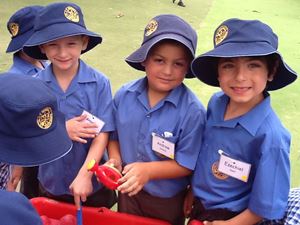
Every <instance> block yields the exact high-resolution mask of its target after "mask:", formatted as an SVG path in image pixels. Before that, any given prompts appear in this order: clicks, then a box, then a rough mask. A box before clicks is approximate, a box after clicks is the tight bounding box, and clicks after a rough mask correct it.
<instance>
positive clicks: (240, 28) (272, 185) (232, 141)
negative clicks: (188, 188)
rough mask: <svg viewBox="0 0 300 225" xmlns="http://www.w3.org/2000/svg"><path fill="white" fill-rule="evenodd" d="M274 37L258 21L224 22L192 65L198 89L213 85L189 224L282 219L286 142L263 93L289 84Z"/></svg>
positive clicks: (288, 71) (291, 75) (290, 75)
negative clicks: (209, 47)
mask: <svg viewBox="0 0 300 225" xmlns="http://www.w3.org/2000/svg"><path fill="white" fill-rule="evenodd" d="M277 48H278V38H277V36H276V34H275V33H273V31H272V29H271V28H270V27H269V26H268V25H266V24H264V23H262V22H261V21H258V20H240V19H229V20H226V21H224V22H223V23H222V24H221V25H220V26H219V27H218V28H217V29H216V31H215V33H214V49H213V50H211V51H209V52H207V53H204V54H202V55H200V56H199V57H197V58H196V59H195V60H194V61H193V62H192V70H193V72H194V74H195V75H196V76H197V77H198V78H199V79H200V80H201V81H202V82H204V83H206V84H208V85H211V86H219V87H220V88H221V89H222V92H219V93H216V94H214V95H213V96H212V98H211V99H210V101H209V104H208V109H207V124H206V128H205V132H204V136H203V144H202V148H201V151H200V154H199V157H198V162H197V165H196V169H195V172H194V175H193V178H192V189H193V194H194V196H195V204H194V207H193V209H192V212H191V219H197V220H200V221H206V222H205V224H225V223H226V224H256V223H258V222H259V221H260V220H261V219H262V218H268V219H278V218H282V217H283V215H284V212H285V209H286V206H287V200H288V193H289V185H290V161H289V151H290V140H291V136H290V134H289V132H288V130H286V128H285V127H284V126H283V125H282V123H281V122H280V120H279V118H278V117H277V115H276V114H275V112H274V111H273V109H272V107H271V105H270V95H269V93H268V91H272V90H277V89H280V88H283V87H285V86H286V85H289V84H290V83H292V82H293V81H295V80H296V78H297V74H296V73H295V72H294V71H293V70H292V69H291V68H289V67H288V65H287V64H286V63H285V62H284V61H283V58H282V56H281V55H280V53H279V52H278V51H277Z"/></svg>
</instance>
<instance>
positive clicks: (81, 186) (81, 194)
mask: <svg viewBox="0 0 300 225" xmlns="http://www.w3.org/2000/svg"><path fill="white" fill-rule="evenodd" d="M69 188H70V192H71V193H72V194H73V196H74V201H75V204H76V206H78V204H79V203H80V201H82V202H85V201H86V199H87V197H88V196H89V195H90V194H91V193H92V192H93V185H92V179H91V177H90V176H86V175H80V174H79V175H77V177H76V178H75V180H73V182H72V183H71V185H70V187H69Z"/></svg>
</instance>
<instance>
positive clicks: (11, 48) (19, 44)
mask: <svg viewBox="0 0 300 225" xmlns="http://www.w3.org/2000/svg"><path fill="white" fill-rule="evenodd" d="M32 34H33V29H32V30H30V31H27V32H25V33H23V34H20V35H18V36H16V37H13V38H12V39H11V41H10V42H9V44H8V46H7V49H6V52H7V53H9V52H18V51H20V50H22V49H23V46H24V44H25V43H26V41H28V39H29V38H30V37H31V35H32Z"/></svg>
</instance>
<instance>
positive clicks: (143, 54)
mask: <svg viewBox="0 0 300 225" xmlns="http://www.w3.org/2000/svg"><path fill="white" fill-rule="evenodd" d="M166 39H171V40H175V41H178V42H180V43H181V44H183V45H184V46H186V47H187V48H188V49H189V51H190V52H191V54H192V56H193V58H194V56H195V53H194V52H195V50H194V49H193V47H192V44H191V42H190V41H189V40H187V39H186V38H184V37H183V36H180V35H177V34H162V35H158V36H156V37H154V38H152V39H150V40H149V41H147V42H145V43H143V44H142V46H141V47H140V48H139V49H137V50H136V51H134V52H133V53H132V54H131V55H129V56H128V57H127V58H126V59H125V61H126V62H127V63H128V64H129V65H130V66H131V67H133V68H135V69H137V70H141V71H145V67H144V66H143V65H142V62H144V61H145V60H146V58H147V55H148V53H149V51H150V49H151V48H152V47H153V46H154V45H155V44H157V43H158V42H160V41H162V40H166ZM185 77H186V78H194V77H195V76H194V74H193V73H192V70H191V68H189V70H188V72H187V74H186V76H185Z"/></svg>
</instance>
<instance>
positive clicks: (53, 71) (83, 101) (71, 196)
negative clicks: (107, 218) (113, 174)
mask: <svg viewBox="0 0 300 225" xmlns="http://www.w3.org/2000/svg"><path fill="white" fill-rule="evenodd" d="M34 29H35V32H34V34H33V35H32V36H31V38H30V39H29V40H28V42H27V43H26V45H25V48H24V50H25V52H26V53H27V54H28V55H30V56H31V57H34V58H36V59H49V60H50V62H51V64H50V65H49V66H48V67H47V68H46V69H45V70H43V71H41V72H40V73H38V74H37V77H38V78H40V79H42V80H43V81H45V82H46V84H47V85H48V86H49V87H50V88H51V90H52V91H53V92H54V93H55V95H56V97H57V101H58V103H59V108H60V110H61V111H62V112H63V113H64V114H65V116H66V120H67V122H66V123H67V130H68V133H69V136H70V138H71V139H72V140H73V142H74V145H73V148H72V150H71V152H70V153H69V154H68V155H66V156H65V157H63V158H61V159H59V160H56V161H54V162H52V163H49V164H47V165H43V166H40V168H39V181H40V184H41V191H42V193H43V194H42V195H44V196H46V197H50V198H54V199H56V200H61V201H66V202H73V201H74V200H75V202H76V205H77V206H78V207H79V204H80V201H83V202H84V203H83V204H84V205H88V206H97V207H100V206H105V207H108V208H110V207H111V206H112V205H113V204H114V203H115V201H116V200H115V193H114V191H111V190H108V189H106V188H105V187H103V186H102V185H101V184H99V183H98V182H97V180H96V178H92V174H91V173H89V172H88V171H87V164H88V163H89V162H90V160H91V159H95V160H96V161H97V162H99V161H100V160H101V158H102V156H103V154H104V151H105V148H106V145H107V142H108V132H110V131H112V130H114V123H113V116H112V107H111V101H112V93H111V87H110V82H109V80H108V78H107V77H106V76H104V75H103V74H102V73H100V72H98V71H96V70H95V69H93V68H91V67H89V66H88V65H87V64H85V63H84V62H83V61H82V60H80V55H81V54H83V53H85V52H87V51H89V50H91V49H92V48H94V47H95V46H96V45H98V44H100V43H101V41H102V38H101V37H100V36H99V35H98V34H96V33H93V32H91V31H88V30H87V29H86V27H85V24H84V20H83V14H82V12H81V9H80V7H79V6H78V5H76V4H73V3H64V2H61V3H53V4H49V5H47V6H46V7H45V8H44V9H43V10H41V11H40V13H39V15H38V16H37V19H36V21H35V28H34ZM86 112H88V113H90V114H91V116H92V117H93V118H95V117H97V118H99V119H100V120H99V121H100V122H99V125H96V124H95V123H88V122H87V119H88V118H87V116H86V115H82V114H83V113H84V114H85V113H86ZM100 125H102V127H101V126H100ZM98 133H99V134H98ZM88 196H89V197H88Z"/></svg>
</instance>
